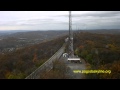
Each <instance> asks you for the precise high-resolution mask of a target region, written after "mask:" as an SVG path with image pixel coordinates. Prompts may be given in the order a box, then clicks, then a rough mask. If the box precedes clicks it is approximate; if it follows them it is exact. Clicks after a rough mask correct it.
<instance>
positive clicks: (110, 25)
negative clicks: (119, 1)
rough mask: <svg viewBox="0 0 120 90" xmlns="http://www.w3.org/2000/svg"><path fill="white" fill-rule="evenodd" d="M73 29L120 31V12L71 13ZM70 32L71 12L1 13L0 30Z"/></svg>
mask: <svg viewBox="0 0 120 90" xmlns="http://www.w3.org/2000/svg"><path fill="white" fill-rule="evenodd" d="M71 12H72V29H73V30H75V29H82V30H83V29H84V30H86V29H87V30H88V29H90V30H91V29H96V28H98V29H101V28H104V29H114V28H116V29H120V11H71ZM39 29H40V30H68V29H69V11H0V30H39Z"/></svg>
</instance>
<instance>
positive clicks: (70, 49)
mask: <svg viewBox="0 0 120 90" xmlns="http://www.w3.org/2000/svg"><path fill="white" fill-rule="evenodd" d="M69 57H70V58H74V50H73V31H72V13H71V11H69Z"/></svg>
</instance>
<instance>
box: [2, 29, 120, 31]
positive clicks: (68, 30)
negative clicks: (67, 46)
mask: <svg viewBox="0 0 120 90" xmlns="http://www.w3.org/2000/svg"><path fill="white" fill-rule="evenodd" d="M80 30H83V31H84V30H88V31H89V30H120V29H80ZM1 31H69V30H0V32H1ZM73 31H78V30H73Z"/></svg>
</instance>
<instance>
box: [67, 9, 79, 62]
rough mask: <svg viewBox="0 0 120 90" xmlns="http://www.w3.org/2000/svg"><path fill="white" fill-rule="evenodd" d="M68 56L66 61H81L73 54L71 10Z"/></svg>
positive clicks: (70, 16)
mask: <svg viewBox="0 0 120 90" xmlns="http://www.w3.org/2000/svg"><path fill="white" fill-rule="evenodd" d="M68 43H69V46H68V48H69V58H68V61H75V62H76V61H79V62H81V60H80V58H76V57H75V56H74V49H73V31H72V15H71V11H69V42H68Z"/></svg>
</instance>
